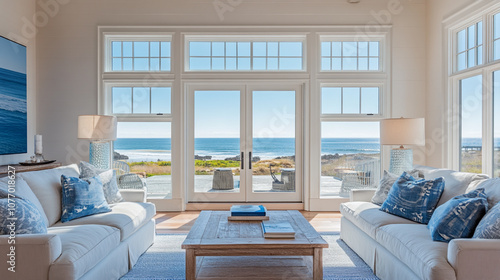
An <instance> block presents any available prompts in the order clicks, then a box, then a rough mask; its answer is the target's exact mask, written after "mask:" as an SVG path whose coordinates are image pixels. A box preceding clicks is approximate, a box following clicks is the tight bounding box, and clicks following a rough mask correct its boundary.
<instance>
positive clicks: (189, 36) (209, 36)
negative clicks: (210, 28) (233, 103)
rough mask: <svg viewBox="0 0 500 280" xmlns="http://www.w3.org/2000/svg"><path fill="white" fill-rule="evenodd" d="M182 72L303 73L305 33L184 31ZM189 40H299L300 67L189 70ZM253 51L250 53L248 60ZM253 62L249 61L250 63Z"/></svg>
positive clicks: (304, 69) (305, 46)
mask: <svg viewBox="0 0 500 280" xmlns="http://www.w3.org/2000/svg"><path fill="white" fill-rule="evenodd" d="M183 35H184V36H183V37H184V39H183V41H184V44H183V45H184V63H183V65H184V68H183V72H184V73H243V74H245V73H247V74H248V73H294V72H295V73H305V72H308V71H307V40H306V34H289V35H284V34H283V33H275V34H271V33H265V34H260V35H259V34H254V33H251V34H246V35H242V34H241V33H239V34H237V35H236V34H220V33H217V32H216V33H198V34H197V33H184V34H183ZM189 42H250V44H251V43H253V42H301V43H302V69H298V70H279V69H278V70H191V69H190V68H189V58H190V56H189ZM210 57H211V56H210ZM252 59H253V53H250V60H252ZM252 63H253V62H252V61H251V64H252Z"/></svg>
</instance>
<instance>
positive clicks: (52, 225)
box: [0, 164, 156, 280]
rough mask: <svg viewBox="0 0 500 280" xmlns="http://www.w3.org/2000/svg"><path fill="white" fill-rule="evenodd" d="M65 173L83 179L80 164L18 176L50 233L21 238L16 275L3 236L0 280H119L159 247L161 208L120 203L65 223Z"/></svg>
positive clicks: (141, 204) (20, 185)
mask: <svg viewBox="0 0 500 280" xmlns="http://www.w3.org/2000/svg"><path fill="white" fill-rule="evenodd" d="M62 174H64V175H67V176H73V177H78V175H79V171H78V167H77V165H75V164H74V165H69V166H64V167H60V168H56V169H50V170H43V171H34V172H26V173H19V174H18V175H17V176H18V178H17V180H18V184H17V187H18V188H22V184H21V183H20V182H21V181H25V182H26V183H27V185H28V186H29V188H30V189H31V191H32V192H33V193H34V195H35V196H36V198H32V199H38V202H39V205H41V207H42V208H43V211H44V214H45V216H46V222H47V224H48V225H49V228H48V233H47V234H26V235H17V236H16V244H15V247H16V248H15V249H16V250H15V252H16V267H15V270H16V272H15V273H12V272H9V271H8V270H7V269H8V267H9V266H10V265H9V264H8V263H7V261H8V256H7V253H8V252H9V248H10V246H12V245H10V244H8V236H0V279H19V280H31V279H34V280H38V279H50V280H56V279H60V280H71V279H92V280H98V279H103V280H109V279H118V278H120V277H121V276H123V275H124V274H126V273H127V272H128V271H129V269H130V268H132V266H133V265H134V264H135V263H136V262H137V260H138V258H139V256H140V255H141V254H143V253H144V252H145V251H146V250H147V249H148V248H149V247H150V246H151V245H152V244H153V242H154V238H155V221H154V219H153V217H154V216H155V214H156V209H155V206H154V205H153V204H151V203H142V202H120V203H117V204H112V205H110V207H111V209H112V211H111V212H108V213H103V214H97V215H92V216H87V217H83V218H79V219H75V220H72V221H69V222H67V223H61V221H60V218H61V183H60V182H61V175H62ZM20 191H21V190H20ZM124 192H127V191H124ZM136 195H137V194H132V195H127V194H125V197H128V198H130V197H135V196H136ZM139 198H140V199H142V198H141V197H140V196H139ZM30 200H31V199H30Z"/></svg>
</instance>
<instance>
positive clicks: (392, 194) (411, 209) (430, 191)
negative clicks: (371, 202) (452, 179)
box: [380, 172, 444, 224]
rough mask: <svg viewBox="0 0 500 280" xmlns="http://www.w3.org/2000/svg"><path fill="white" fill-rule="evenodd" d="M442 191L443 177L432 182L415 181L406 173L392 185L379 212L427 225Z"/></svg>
mask: <svg viewBox="0 0 500 280" xmlns="http://www.w3.org/2000/svg"><path fill="white" fill-rule="evenodd" d="M443 190H444V178H443V177H440V178H436V179H434V180H425V179H420V180H415V178H413V177H412V176H410V175H409V174H408V173H406V172H403V174H402V175H401V176H400V177H399V179H398V180H397V181H396V182H395V183H394V185H392V188H391V190H390V191H389V194H388V196H387V199H386V200H385V201H384V203H383V204H382V206H381V207H380V210H381V211H385V212H387V213H390V214H393V215H396V216H400V217H403V218H406V219H409V220H412V221H414V222H417V223H421V224H427V223H428V222H429V220H430V218H431V216H432V213H433V212H434V209H436V205H437V203H438V201H439V198H440V197H441V194H443Z"/></svg>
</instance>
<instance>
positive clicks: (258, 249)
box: [182, 210, 328, 280]
mask: <svg viewBox="0 0 500 280" xmlns="http://www.w3.org/2000/svg"><path fill="white" fill-rule="evenodd" d="M229 215H230V213H229V212H227V211H202V212H201V213H200V216H199V217H198V219H197V220H196V222H195V224H194V225H193V227H192V229H191V231H189V234H188V236H187V237H186V240H184V242H183V243H182V248H183V249H186V279H188V280H191V279H196V257H198V256H312V267H311V270H312V274H313V279H315V280H319V279H323V248H328V243H327V242H326V241H325V240H324V239H323V238H322V237H321V236H320V235H319V233H318V232H316V230H315V229H314V228H313V227H312V226H311V225H310V224H309V222H307V220H306V219H305V218H304V216H302V214H300V212H299V211H296V210H291V211H269V212H268V215H269V216H270V220H271V221H288V222H289V223H290V224H291V225H292V227H293V228H294V229H295V232H296V234H295V239H265V238H264V237H263V233H262V227H261V222H259V221H228V220H227V217H228V216H229Z"/></svg>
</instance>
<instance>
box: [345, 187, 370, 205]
mask: <svg viewBox="0 0 500 280" xmlns="http://www.w3.org/2000/svg"><path fill="white" fill-rule="evenodd" d="M374 194H375V190H367V189H359V190H351V193H350V197H349V198H350V200H351V201H366V202H371V201H372V197H373V195H374Z"/></svg>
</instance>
